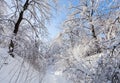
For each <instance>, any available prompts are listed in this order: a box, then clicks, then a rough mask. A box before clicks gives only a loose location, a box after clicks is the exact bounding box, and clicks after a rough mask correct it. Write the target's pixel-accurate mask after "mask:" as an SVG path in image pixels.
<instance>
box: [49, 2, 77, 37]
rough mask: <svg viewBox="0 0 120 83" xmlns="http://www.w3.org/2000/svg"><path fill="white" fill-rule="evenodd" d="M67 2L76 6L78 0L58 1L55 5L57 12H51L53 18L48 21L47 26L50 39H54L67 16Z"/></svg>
mask: <svg viewBox="0 0 120 83" xmlns="http://www.w3.org/2000/svg"><path fill="white" fill-rule="evenodd" d="M69 1H71V2H72V4H74V5H76V4H78V0H59V2H58V5H57V7H58V8H57V11H56V10H52V14H53V17H52V18H51V19H50V23H49V24H47V28H48V31H49V36H50V37H51V38H54V37H56V35H57V34H58V33H59V32H60V31H61V28H62V24H63V22H64V21H65V20H66V18H67V15H68V14H69V12H68V8H69V5H70V2H69Z"/></svg>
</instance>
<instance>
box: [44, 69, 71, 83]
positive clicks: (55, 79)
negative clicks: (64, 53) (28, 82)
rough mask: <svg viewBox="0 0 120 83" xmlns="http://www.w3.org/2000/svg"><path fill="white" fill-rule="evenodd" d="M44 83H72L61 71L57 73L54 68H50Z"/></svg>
mask: <svg viewBox="0 0 120 83" xmlns="http://www.w3.org/2000/svg"><path fill="white" fill-rule="evenodd" d="M42 83H71V82H70V81H68V80H66V79H65V77H64V76H63V75H62V72H61V71H55V70H54V68H49V69H48V70H47V72H46V75H45V78H44V79H43V82H42Z"/></svg>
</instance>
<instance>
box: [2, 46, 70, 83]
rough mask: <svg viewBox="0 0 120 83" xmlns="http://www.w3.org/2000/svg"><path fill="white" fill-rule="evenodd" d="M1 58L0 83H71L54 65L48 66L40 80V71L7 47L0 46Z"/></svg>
mask: <svg viewBox="0 0 120 83" xmlns="http://www.w3.org/2000/svg"><path fill="white" fill-rule="evenodd" d="M0 59H1V60H0V83H71V82H70V81H68V80H66V79H65V77H64V76H63V74H62V71H60V70H55V67H54V66H53V65H52V66H50V67H49V68H47V70H46V73H45V76H44V77H43V80H42V82H40V81H39V80H40V79H39V74H40V73H39V72H38V71H36V70H35V69H34V68H32V67H31V65H30V64H28V63H26V62H24V61H23V59H22V58H20V57H15V58H12V57H11V56H10V55H9V54H8V50H7V49H6V48H0Z"/></svg>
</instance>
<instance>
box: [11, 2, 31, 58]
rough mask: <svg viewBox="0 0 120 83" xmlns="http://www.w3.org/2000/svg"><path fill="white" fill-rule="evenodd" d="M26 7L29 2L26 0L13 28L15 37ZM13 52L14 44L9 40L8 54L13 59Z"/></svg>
mask: <svg viewBox="0 0 120 83" xmlns="http://www.w3.org/2000/svg"><path fill="white" fill-rule="evenodd" d="M28 6H29V0H26V2H25V4H24V6H23V10H22V11H21V12H20V14H19V18H18V20H17V22H16V23H15V27H14V31H13V33H14V35H15V36H16V35H17V32H18V30H19V27H20V23H21V22H22V20H23V14H24V12H25V10H27V8H28ZM13 51H14V42H13V40H11V42H10V44H9V53H10V55H11V56H12V57H14V54H12V52H13Z"/></svg>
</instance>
